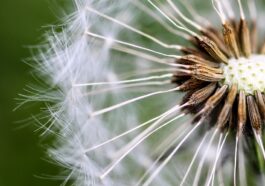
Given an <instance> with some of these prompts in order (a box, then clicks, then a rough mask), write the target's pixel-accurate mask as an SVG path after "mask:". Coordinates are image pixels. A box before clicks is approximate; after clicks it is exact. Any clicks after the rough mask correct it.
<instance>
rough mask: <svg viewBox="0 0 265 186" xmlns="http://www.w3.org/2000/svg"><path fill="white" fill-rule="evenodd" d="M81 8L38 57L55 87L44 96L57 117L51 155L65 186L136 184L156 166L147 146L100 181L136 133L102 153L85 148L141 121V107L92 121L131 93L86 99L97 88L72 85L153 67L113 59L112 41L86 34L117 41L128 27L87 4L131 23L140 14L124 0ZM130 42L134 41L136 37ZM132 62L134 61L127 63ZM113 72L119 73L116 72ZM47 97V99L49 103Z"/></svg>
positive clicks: (88, 2)
mask: <svg viewBox="0 0 265 186" xmlns="http://www.w3.org/2000/svg"><path fill="white" fill-rule="evenodd" d="M75 4H76V11H75V12H74V13H73V14H72V15H71V16H69V17H68V18H67V19H66V20H65V23H64V24H63V25H62V27H60V28H62V31H60V32H57V31H53V32H51V33H50V34H49V35H48V41H49V43H48V44H47V45H46V46H45V49H44V50H42V52H41V54H40V56H39V57H38V59H37V60H38V61H39V65H38V73H39V75H40V76H41V77H42V79H45V81H46V84H48V85H49V86H51V88H50V89H49V90H47V92H46V93H44V94H42V98H39V100H44V101H49V102H50V103H49V104H47V105H48V112H49V114H50V116H51V117H52V118H51V119H49V121H50V124H49V126H48V127H46V130H47V131H48V132H51V133H52V134H53V135H55V136H56V138H57V139H56V143H55V144H54V145H53V148H51V149H50V150H49V154H50V155H51V158H52V159H54V160H55V161H56V162H57V163H58V164H59V165H61V166H62V167H63V168H64V170H65V173H64V176H65V177H64V182H65V183H66V182H68V181H69V180H74V182H75V184H76V185H86V186H88V185H107V186H110V185H115V186H118V185H133V183H136V182H137V179H139V178H140V177H141V174H142V173H143V167H145V166H148V165H149V164H150V163H151V162H152V161H151V159H150V158H151V156H150V154H148V152H146V150H147V149H145V147H144V146H143V145H141V146H140V147H139V148H137V149H135V150H134V151H133V152H132V153H130V154H129V155H128V157H126V159H125V160H123V161H122V163H121V164H120V165H118V166H117V167H116V168H115V169H114V171H113V172H111V174H110V176H107V177H106V178H105V179H103V180H100V179H99V176H100V174H102V172H103V170H104V168H105V167H106V166H107V165H108V164H109V163H110V160H111V157H112V156H113V155H114V153H115V152H116V151H117V150H118V149H119V148H121V147H122V146H123V145H125V144H126V143H127V142H128V141H129V139H132V137H131V136H130V135H127V136H125V137H123V138H121V139H120V140H118V141H117V142H116V143H115V142H114V143H111V144H109V145H105V146H104V147H102V148H100V149H99V150H96V151H93V152H89V153H85V149H87V148H89V147H91V146H93V145H96V144H98V143H100V142H103V141H105V140H107V139H109V138H111V137H113V136H115V135H117V134H119V133H121V132H123V131H126V130H128V129H130V128H133V127H134V126H136V125H137V124H138V123H139V122H138V118H137V113H136V109H135V107H133V106H130V105H129V106H127V107H125V108H122V109H119V110H118V111H113V112H111V114H109V115H107V116H102V117H101V116H99V117H94V118H91V117H90V113H91V112H92V111H93V110H96V109H100V108H104V107H105V106H106V104H107V103H108V102H109V103H108V105H111V104H114V103H118V102H121V101H122V100H125V99H126V98H129V97H130V95H129V96H128V95H126V91H125V92H122V91H121V90H118V93H117V92H116V91H113V92H111V93H108V94H107V95H106V94H99V95H98V94H96V95H86V94H87V92H88V91H91V90H93V87H92V88H86V87H72V85H73V84H75V83H87V82H96V81H111V80H118V79H119V77H118V76H117V74H121V72H123V71H125V70H126V69H137V68H140V69H144V68H146V69H147V68H148V66H149V65H148V64H146V63H143V62H142V61H139V60H138V59H134V58H132V57H131V58H130V56H129V57H128V56H125V57H123V56H121V55H119V54H117V55H116V56H112V55H111V51H110V47H109V46H110V45H111V43H104V42H103V44H100V43H102V42H99V41H98V40H96V39H93V38H90V37H88V36H87V35H86V34H85V31H86V30H92V31H94V32H97V33H99V34H102V35H104V36H110V37H113V38H115V37H117V36H120V34H119V33H120V32H121V29H122V27H120V26H119V25H116V24H113V23H111V22H109V21H106V20H104V19H101V18H99V17H98V16H96V15H94V14H92V13H89V12H88V11H87V10H86V6H89V7H93V8H94V9H96V10H98V11H100V12H101V13H105V14H108V15H111V16H112V17H117V18H119V20H122V21H123V22H125V23H129V22H133V21H134V19H137V15H136V14H137V13H138V12H137V11H136V10H135V11H134V9H133V8H131V7H132V6H131V4H130V2H129V1H124V0H108V1H107V0H76V1H75ZM55 30H56V29H55ZM125 33H126V32H125ZM125 38H126V39H129V40H133V39H134V37H133V36H130V35H127V36H125ZM136 43H138V44H139V43H141V42H140V41H139V42H136ZM128 59H130V61H129V62H126V60H128ZM116 61H118V62H116ZM134 61H135V63H134ZM115 63H119V64H115ZM122 63H125V64H122ZM120 65H124V67H122V66H121V67H120ZM113 69H116V70H118V72H114V71H113ZM127 71H128V70H127ZM145 91H146V90H144V92H145ZM140 92H141V91H140ZM124 95H125V96H124ZM45 97H46V98H47V99H44V98H45ZM162 105H163V104H162ZM142 109H144V108H142ZM149 110H150V109H149ZM134 136H135V133H134ZM162 180H163V179H158V181H160V182H158V183H161V181H162Z"/></svg>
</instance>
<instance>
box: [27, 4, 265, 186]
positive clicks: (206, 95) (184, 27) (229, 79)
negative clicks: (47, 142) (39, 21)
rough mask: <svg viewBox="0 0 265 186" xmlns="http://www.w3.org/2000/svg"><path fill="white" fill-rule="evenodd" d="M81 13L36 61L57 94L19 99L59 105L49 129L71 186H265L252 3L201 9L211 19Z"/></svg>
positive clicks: (178, 9) (108, 9) (145, 10)
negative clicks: (213, 15) (72, 185)
mask: <svg viewBox="0 0 265 186" xmlns="http://www.w3.org/2000/svg"><path fill="white" fill-rule="evenodd" d="M75 2H76V7H77V10H76V12H75V13H74V14H73V15H72V16H71V17H69V18H68V19H66V22H65V24H64V27H63V29H62V30H63V31H62V32H59V33H57V32H55V31H54V32H52V33H51V34H50V35H49V36H48V41H49V43H48V44H47V46H45V47H44V51H41V54H40V56H39V57H36V60H37V61H38V62H40V63H39V66H38V67H39V69H38V70H39V71H38V72H39V73H40V74H41V76H40V77H41V78H42V79H43V80H44V81H46V83H47V84H48V85H52V90H53V91H52V92H49V91H47V92H48V93H47V92H45V91H38V92H40V93H41V95H38V96H24V97H25V98H29V100H26V101H24V103H26V102H28V101H30V100H31V99H37V101H41V100H45V101H46V100H47V99H48V100H49V98H50V99H51V100H50V103H49V105H53V104H54V105H53V106H49V107H48V111H49V113H50V117H52V119H51V118H49V117H48V118H49V119H48V122H47V121H45V122H43V123H44V124H43V126H42V128H46V127H45V126H49V128H48V130H46V132H49V131H52V134H53V135H54V134H56V137H57V138H58V141H57V142H56V143H55V145H54V148H52V149H50V151H49V152H50V154H51V155H52V157H53V158H54V159H55V161H57V162H59V163H60V165H62V166H63V167H64V168H65V169H67V170H69V174H68V175H66V180H64V183H67V181H68V180H70V179H72V180H74V182H75V183H76V185H108V186H109V185H115V186H116V185H144V186H148V185H193V186H196V185H248V184H252V185H253V184H254V185H258V184H260V185H265V177H264V173H265V168H264V167H265V166H264V162H265V150H264V136H263V134H264V132H263V125H264V121H265V79H264V75H265V43H260V42H258V41H259V38H258V36H259V35H258V29H260V27H259V26H260V25H259V22H258V20H257V18H258V17H259V16H261V15H260V14H261V12H260V11H259V9H258V8H256V4H255V3H256V2H255V1H254V0H249V1H247V2H245V1H241V0H234V1H228V0H208V1H207V2H206V1H205V2H204V1H202V3H208V4H211V5H212V9H211V10H209V11H213V12H214V14H215V15H216V17H215V18H211V19H208V17H204V16H203V15H202V13H201V12H200V11H199V10H197V7H195V6H193V4H192V2H186V1H185V2H182V1H180V0H179V1H177V0H175V1H173V0H156V1H155V0H146V1H140V0H136V1H135V0H128V1H123V0H109V1H99V0H81V1H80V0H79V1H75ZM183 8H184V9H183ZM187 10H188V12H189V14H187V15H186V14H185V12H186V11H187ZM247 10H248V11H247ZM238 18H239V20H238ZM212 19H215V20H214V23H213V21H212ZM217 21H219V23H220V25H219V27H218V26H216V25H215V23H216V22H217ZM181 43H184V44H181ZM128 90H133V91H128ZM142 92H144V93H142ZM44 118H47V117H44ZM146 118H148V119H147V120H146ZM38 122H39V123H40V121H39V120H38ZM49 122H50V123H51V125H48V123H49ZM217 138H218V139H217Z"/></svg>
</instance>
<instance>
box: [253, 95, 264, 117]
mask: <svg viewBox="0 0 265 186" xmlns="http://www.w3.org/2000/svg"><path fill="white" fill-rule="evenodd" d="M255 98H256V102H257V104H258V107H259V110H260V114H261V116H262V119H263V120H265V101H264V99H263V96H262V93H261V92H260V91H256V92H255Z"/></svg>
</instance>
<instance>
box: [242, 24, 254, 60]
mask: <svg viewBox="0 0 265 186" xmlns="http://www.w3.org/2000/svg"><path fill="white" fill-rule="evenodd" d="M239 42H240V47H241V51H242V53H243V55H244V56H245V57H249V56H250V55H251V43H250V34H249V28H248V24H247V22H246V20H244V19H241V20H240V24H239Z"/></svg>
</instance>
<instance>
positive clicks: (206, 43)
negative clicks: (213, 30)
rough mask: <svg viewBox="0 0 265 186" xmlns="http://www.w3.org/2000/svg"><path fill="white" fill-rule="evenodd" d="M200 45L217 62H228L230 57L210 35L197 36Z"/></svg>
mask: <svg viewBox="0 0 265 186" xmlns="http://www.w3.org/2000/svg"><path fill="white" fill-rule="evenodd" d="M196 39H197V40H198V42H199V43H200V46H201V47H202V48H204V49H205V50H206V51H207V52H208V53H209V55H210V56H212V58H214V59H215V60H216V62H220V63H221V62H222V63H226V64H227V63H228V59H227V57H226V56H225V54H224V53H223V52H222V51H221V50H220V49H219V47H218V46H217V45H216V44H215V43H214V42H213V41H212V40H210V39H209V38H208V37H205V36H202V37H200V38H198V37H196Z"/></svg>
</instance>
